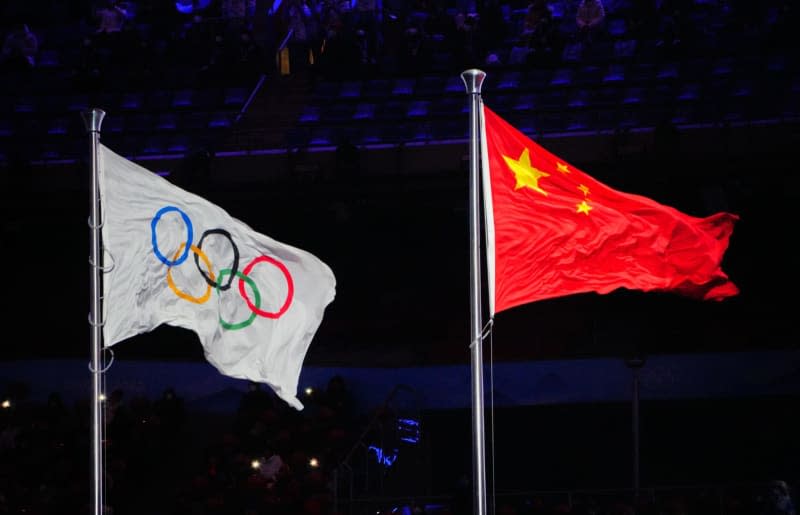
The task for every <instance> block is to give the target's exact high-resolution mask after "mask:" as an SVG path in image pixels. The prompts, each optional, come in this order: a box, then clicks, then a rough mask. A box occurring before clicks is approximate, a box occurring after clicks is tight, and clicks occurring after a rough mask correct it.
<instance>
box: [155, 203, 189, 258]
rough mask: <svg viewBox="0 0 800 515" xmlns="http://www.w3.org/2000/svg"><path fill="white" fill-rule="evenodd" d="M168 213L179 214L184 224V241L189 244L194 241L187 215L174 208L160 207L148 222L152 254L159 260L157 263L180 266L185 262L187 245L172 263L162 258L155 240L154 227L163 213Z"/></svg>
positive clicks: (156, 239)
mask: <svg viewBox="0 0 800 515" xmlns="http://www.w3.org/2000/svg"><path fill="white" fill-rule="evenodd" d="M170 211H177V212H178V213H180V215H181V218H183V222H184V223H185V224H186V233H187V234H186V241H188V242H189V243H191V241H192V240H193V239H194V228H192V221H191V220H189V215H187V214H186V213H184V212H183V211H181V210H180V209H178V208H177V207H175V206H165V207H162V208H161V209H159V210H158V212H157V213H156V216H154V217H153V220H152V221H151V222H150V239H151V240H152V242H153V252H154V253H155V255H156V257H157V258H158V259H159V261H161V262H162V263H164V264H165V265H167V266H174V265H180V264H181V263H183V262H184V261H185V260H186V257H187V256H189V245H186V246H185V248H184V249H183V254H181V256H180V257H179V258H177V259H175V260H174V261H170V260H168V259H167V258H166V257H164V254H162V253H161V251H160V250H159V249H158V238H157V235H156V225H158V221H159V220H161V217H162V216H163V215H164V214H165V213H169V212H170Z"/></svg>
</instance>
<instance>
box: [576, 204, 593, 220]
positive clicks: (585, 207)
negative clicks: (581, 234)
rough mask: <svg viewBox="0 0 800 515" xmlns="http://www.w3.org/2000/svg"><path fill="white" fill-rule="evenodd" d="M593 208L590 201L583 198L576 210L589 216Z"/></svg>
mask: <svg viewBox="0 0 800 515" xmlns="http://www.w3.org/2000/svg"><path fill="white" fill-rule="evenodd" d="M590 209H592V206H590V205H589V203H588V202H586V201H585V200H581V203H580V204H578V209H577V211H575V212H576V213H583V214H585V215H586V216H589V210H590Z"/></svg>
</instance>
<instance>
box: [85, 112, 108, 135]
mask: <svg viewBox="0 0 800 515" xmlns="http://www.w3.org/2000/svg"><path fill="white" fill-rule="evenodd" d="M105 116H106V112H105V111H103V110H102V109H98V108H96V107H94V108H92V109H89V110H88V111H82V112H81V118H83V125H84V126H85V127H86V131H87V132H100V127H101V126H102V125H103V118H104V117H105Z"/></svg>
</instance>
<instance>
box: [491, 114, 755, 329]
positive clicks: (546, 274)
mask: <svg viewBox="0 0 800 515" xmlns="http://www.w3.org/2000/svg"><path fill="white" fill-rule="evenodd" d="M482 115H483V116H482V127H481V129H482V140H481V146H482V148H481V157H482V159H481V161H482V162H481V165H482V178H483V201H484V215H485V220H486V240H487V243H486V247H487V255H486V259H487V268H488V274H487V275H488V287H489V290H490V291H489V299H490V311H491V313H492V314H494V313H497V312H500V311H503V310H506V309H509V308H512V307H515V306H518V305H521V304H525V303H529V302H534V301H538V300H543V299H548V298H552V297H559V296H565V295H571V294H576V293H583V292H596V293H600V294H605V293H609V292H611V291H613V290H616V289H618V288H627V289H632V290H642V291H670V292H674V293H678V294H682V295H686V296H689V297H693V298H698V299H704V300H722V299H724V298H726V297H730V296H733V295H736V294H738V292H739V290H738V288H737V287H736V286H735V285H734V283H733V282H732V281H731V280H729V278H728V276H727V274H726V273H725V272H723V270H722V268H721V263H722V259H723V256H724V253H725V251H726V250H727V248H728V243H729V239H730V237H731V234H732V232H733V227H734V224H735V222H736V221H737V220H738V216H737V215H735V214H731V213H725V212H721V213H717V214H714V215H711V216H708V217H706V218H697V217H694V216H690V215H687V214H685V213H682V212H680V211H678V210H677V209H675V208H672V207H669V206H665V205H662V204H659V203H658V202H656V201H654V200H651V199H649V198H646V197H643V196H639V195H633V194H629V193H623V192H620V191H616V190H614V189H612V188H610V187H608V186H606V185H605V184H603V183H601V182H600V181H597V180H595V179H593V178H592V177H590V176H589V175H587V174H585V173H584V172H582V171H581V170H579V169H578V168H576V167H575V166H573V165H571V164H570V163H568V162H567V161H565V160H564V159H561V158H560V157H558V156H556V155H554V154H552V153H550V152H548V151H547V150H545V149H544V148H543V147H541V146H540V145H538V144H537V143H535V142H534V141H533V140H531V139H530V138H528V137H527V136H526V135H525V134H523V133H522V132H520V131H519V130H517V129H516V128H515V127H513V126H512V125H511V124H509V123H508V122H507V121H505V120H503V119H502V118H501V117H500V116H498V115H497V114H495V113H494V112H493V111H491V110H490V109H489V108H487V107H486V106H483V111H482Z"/></svg>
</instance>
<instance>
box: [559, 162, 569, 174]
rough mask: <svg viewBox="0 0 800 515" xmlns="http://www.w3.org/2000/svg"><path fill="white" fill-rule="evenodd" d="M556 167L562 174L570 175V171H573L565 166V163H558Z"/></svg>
mask: <svg viewBox="0 0 800 515" xmlns="http://www.w3.org/2000/svg"><path fill="white" fill-rule="evenodd" d="M556 166H557V167H558V171H559V172H561V173H570V171H571V170H570V169H569V166H568V165H565V164H564V163H559V162H556Z"/></svg>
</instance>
